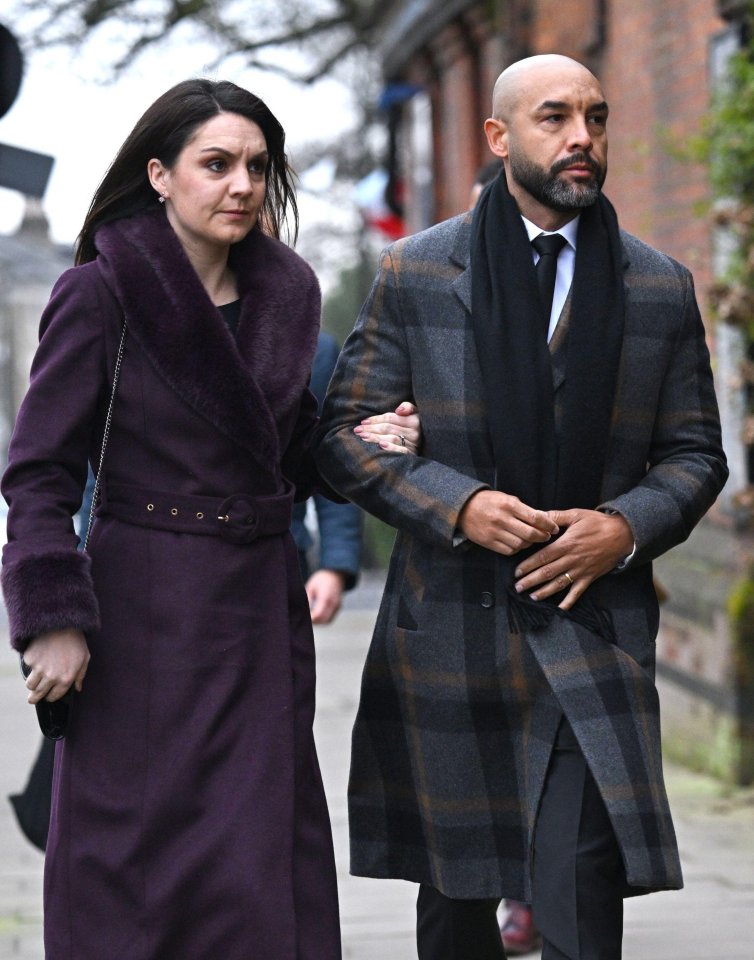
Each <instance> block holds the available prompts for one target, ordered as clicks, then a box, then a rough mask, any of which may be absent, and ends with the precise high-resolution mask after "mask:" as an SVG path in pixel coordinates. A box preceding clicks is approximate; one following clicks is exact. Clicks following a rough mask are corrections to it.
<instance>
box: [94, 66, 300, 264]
mask: <svg viewBox="0 0 754 960" xmlns="http://www.w3.org/2000/svg"><path fill="white" fill-rule="evenodd" d="M219 113H237V114H239V115H240V116H242V117H246V119H247V120H251V121H253V122H254V123H256V125H257V126H258V127H259V128H260V130H261V131H262V133H263V134H264V136H265V140H266V141H267V152H268V155H269V161H268V164H267V173H266V182H267V193H266V195H265V199H264V205H263V207H262V209H261V210H260V213H259V221H258V227H259V228H260V229H264V230H265V231H266V232H267V233H271V234H272V235H273V236H275V237H279V236H280V233H281V229H282V228H283V226H284V225H285V226H286V227H288V233H289V234H292V239H293V240H294V241H295V239H296V236H297V234H298V206H297V204H296V194H295V191H294V188H293V172H292V170H291V168H290V167H289V166H288V158H287V157H286V155H285V131H284V130H283V128H282V126H281V125H280V123H279V122H278V120H277V119H276V118H275V117H274V116H273V114H272V112H271V111H270V110H269V108H268V107H267V106H266V104H265V103H264V102H263V101H262V100H260V99H259V97H257V96H255V95H254V94H253V93H249V91H248V90H244V89H243V88H242V87H239V86H236V84H235V83H230V81H227V80H220V81H216V80H204V79H198V80H184V81H183V82H182V83H178V84H176V85H175V86H174V87H171V88H170V90H168V91H167V92H166V93H163V95H162V96H161V97H159V98H158V99H157V100H155V102H154V103H153V104H152V106H151V107H149V108H148V110H147V111H146V112H145V113H144V115H143V116H142V117H141V119H140V120H139V121H138V123H137V124H136V126H135V127H134V128H133V130H132V131H131V133H130V134H129V135H128V137H127V139H126V141H125V142H124V144H123V146H122V147H121V148H120V150H119V151H118V153H117V154H116V157H115V159H114V160H113V162H112V163H111V164H110V166H109V168H108V170H107V173H106V174H105V176H104V177H103V179H102V182H101V183H100V185H99V186H98V187H97V190H96V192H95V194H94V197H93V198H92V202H91V204H90V206H89V210H88V212H87V215H86V219H85V220H84V225H83V227H82V228H81V232H80V233H79V235H78V238H77V241H76V263H87V262H88V261H89V260H94V258H95V257H96V256H97V249H96V247H95V244H94V235H95V233H96V232H97V230H98V229H99V227H101V226H103V224H105V223H111V222H112V221H113V220H120V219H121V218H122V217H130V216H131V215H132V214H134V213H138V212H139V211H140V210H144V209H147V208H149V207H152V206H154V204H155V203H156V202H157V197H156V195H155V191H154V188H153V187H152V185H151V184H150V182H149V177H148V176H147V163H148V162H149V160H151V159H152V157H155V158H156V159H158V160H159V161H160V162H161V163H162V165H163V166H164V167H166V168H168V169H169V168H171V167H172V166H173V165H174V164H175V162H176V160H177V159H178V155H179V154H180V152H181V150H183V148H184V147H185V145H186V144H187V143H188V141H189V140H190V139H191V137H192V136H193V135H194V134H195V133H196V131H197V130H198V129H199V127H200V126H202V124H204V123H206V122H207V120H211V119H212V117H215V116H217V114H219ZM289 217H290V219H291V220H292V225H291V226H289V225H288V221H289ZM291 227H292V228H291Z"/></svg>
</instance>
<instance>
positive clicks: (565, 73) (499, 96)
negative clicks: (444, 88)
mask: <svg viewBox="0 0 754 960" xmlns="http://www.w3.org/2000/svg"><path fill="white" fill-rule="evenodd" d="M579 76H581V79H582V80H583V82H588V83H591V84H594V83H596V82H597V81H596V78H595V76H594V74H593V73H592V72H591V71H590V70H587V68H586V67H585V66H584V65H583V64H582V63H579V62H578V60H573V59H571V57H564V56H562V55H561V54H559V53H545V54H539V55H537V56H535V57H526V59H524V60H517V61H516V63H512V64H511V65H510V66H509V67H507V68H506V69H505V70H503V72H502V73H501V74H500V76H499V77H498V78H497V81H496V83H495V88H494V90H493V91H492V116H493V117H495V118H496V119H497V120H505V121H508V120H510V117H511V115H512V113H513V112H514V111H515V109H516V107H517V106H518V103H519V101H520V99H521V97H522V95H523V94H524V93H525V92H526V91H527V89H529V88H530V86H531V84H532V83H534V82H536V83H538V84H539V83H542V82H545V83H547V82H560V81H563V80H570V81H573V80H578V79H579Z"/></svg>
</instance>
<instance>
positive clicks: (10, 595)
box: [2, 550, 100, 653]
mask: <svg viewBox="0 0 754 960" xmlns="http://www.w3.org/2000/svg"><path fill="white" fill-rule="evenodd" d="M89 567H90V560H89V557H88V556H87V555H86V554H84V553H81V552H75V551H72V550H71V551H66V552H62V551H58V552H56V553H45V554H36V555H31V556H28V557H23V558H22V559H20V560H17V561H15V562H12V563H6V564H5V565H4V566H3V572H2V586H3V596H4V598H5V606H6V608H7V611H8V623H9V626H10V638H11V644H12V646H13V647H15V649H16V650H18V651H20V652H21V653H23V651H24V649H25V648H26V646H27V645H28V644H29V642H30V641H31V640H32V639H33V638H34V637H36V636H37V634H39V633H43V632H44V631H46V630H66V629H75V630H83V631H84V632H85V633H86V632H87V631H90V630H95V629H97V627H99V623H100V621H99V605H98V603H97V598H96V596H95V595H94V584H93V583H92V576H91V573H90V570H89Z"/></svg>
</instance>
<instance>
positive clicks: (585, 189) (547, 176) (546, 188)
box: [509, 154, 607, 211]
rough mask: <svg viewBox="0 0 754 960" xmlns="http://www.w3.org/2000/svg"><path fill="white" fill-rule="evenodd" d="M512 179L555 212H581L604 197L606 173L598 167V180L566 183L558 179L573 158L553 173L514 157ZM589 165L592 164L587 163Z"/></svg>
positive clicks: (511, 160)
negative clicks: (602, 190)
mask: <svg viewBox="0 0 754 960" xmlns="http://www.w3.org/2000/svg"><path fill="white" fill-rule="evenodd" d="M509 159H510V168H511V176H512V177H513V179H514V180H515V181H516V183H518V184H519V185H520V186H522V187H523V188H524V189H525V190H526V192H527V193H529V194H531V196H532V197H534V199H535V200H537V201H538V202H539V203H541V204H543V206H546V207H550V208H551V209H552V210H560V211H567V210H580V209H581V208H582V207H591V206H592V204H593V203H595V202H596V201H597V197H599V195H600V191H601V189H602V184H603V183H604V182H605V174H606V172H607V171H606V170H602V169H601V168H598V167H596V166H595V179H594V180H591V181H590V182H589V183H581V184H579V183H573V184H569V183H564V182H563V181H562V180H560V179H559V178H558V176H557V173H558V172H559V169H565V167H566V166H568V165H569V164H570V163H572V162H573V159H572V158H569V159H568V160H566V161H564V164H563V165H562V166H561V165H559V164H558V165H556V166H555V167H553V168H552V169H550V170H549V171H546V170H543V169H542V167H539V166H537V164H535V163H532V161H531V160H519V159H518V158H516V157H514V156H513V154H511V155H510V158H509ZM587 162H589V161H587Z"/></svg>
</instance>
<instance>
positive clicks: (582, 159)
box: [550, 153, 602, 176]
mask: <svg viewBox="0 0 754 960" xmlns="http://www.w3.org/2000/svg"><path fill="white" fill-rule="evenodd" d="M575 163H582V164H584V165H585V166H587V167H589V169H590V170H591V171H592V173H595V174H597V175H598V176H599V175H600V174H601V173H602V167H601V166H600V165H599V164H598V163H597V161H596V160H595V159H594V158H593V157H590V156H588V155H587V154H585V153H573V154H571V156H570V157H566V158H565V159H564V160H558V162H557V163H554V164H553V165H552V167H551V168H550V174H551V175H552V176H555V174H556V173H560V171H561V170H566V169H567V168H568V167H572V166H573V165H574V164H575Z"/></svg>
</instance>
